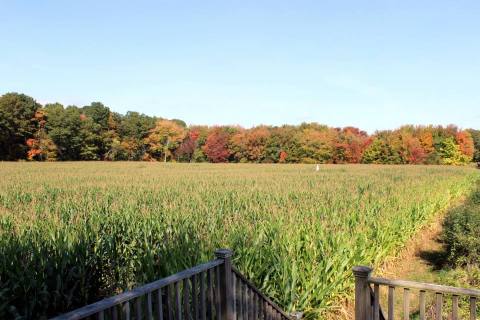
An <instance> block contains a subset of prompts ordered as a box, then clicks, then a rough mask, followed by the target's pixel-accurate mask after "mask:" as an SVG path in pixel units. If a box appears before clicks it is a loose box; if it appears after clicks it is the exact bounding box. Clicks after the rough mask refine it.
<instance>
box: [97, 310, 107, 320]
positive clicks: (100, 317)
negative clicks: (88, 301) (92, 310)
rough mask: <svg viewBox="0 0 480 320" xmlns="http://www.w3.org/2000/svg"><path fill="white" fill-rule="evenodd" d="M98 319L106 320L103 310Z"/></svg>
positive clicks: (98, 314)
mask: <svg viewBox="0 0 480 320" xmlns="http://www.w3.org/2000/svg"><path fill="white" fill-rule="evenodd" d="M97 319H98V320H104V319H105V312H104V311H103V310H102V311H100V312H99V313H97Z"/></svg>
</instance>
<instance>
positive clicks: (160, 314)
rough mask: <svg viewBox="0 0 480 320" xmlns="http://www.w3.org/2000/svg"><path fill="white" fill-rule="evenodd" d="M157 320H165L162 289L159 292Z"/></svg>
mask: <svg viewBox="0 0 480 320" xmlns="http://www.w3.org/2000/svg"><path fill="white" fill-rule="evenodd" d="M157 318H158V320H163V296H162V288H160V289H158V290H157Z"/></svg>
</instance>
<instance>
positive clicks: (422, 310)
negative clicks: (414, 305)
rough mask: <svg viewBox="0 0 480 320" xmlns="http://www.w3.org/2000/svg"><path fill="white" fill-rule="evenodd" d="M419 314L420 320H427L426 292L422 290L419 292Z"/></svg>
mask: <svg viewBox="0 0 480 320" xmlns="http://www.w3.org/2000/svg"><path fill="white" fill-rule="evenodd" d="M419 313H420V320H425V291H424V290H420V292H419Z"/></svg>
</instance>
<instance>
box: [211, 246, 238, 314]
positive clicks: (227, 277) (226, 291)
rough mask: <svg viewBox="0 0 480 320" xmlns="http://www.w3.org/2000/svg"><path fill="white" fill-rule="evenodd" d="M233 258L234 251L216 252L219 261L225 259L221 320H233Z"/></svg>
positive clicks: (222, 278) (222, 267)
mask: <svg viewBox="0 0 480 320" xmlns="http://www.w3.org/2000/svg"><path fill="white" fill-rule="evenodd" d="M232 256H233V251H232V250H229V249H218V250H216V251H215V257H216V258H217V259H223V261H224V263H223V264H221V265H220V266H219V267H220V297H221V299H220V301H221V302H220V305H221V307H220V308H221V312H220V315H221V319H222V320H234V319H233V303H234V301H233V289H232Z"/></svg>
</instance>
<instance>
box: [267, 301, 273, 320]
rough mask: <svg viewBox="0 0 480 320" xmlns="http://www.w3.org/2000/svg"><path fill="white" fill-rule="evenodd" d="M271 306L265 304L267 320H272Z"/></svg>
mask: <svg viewBox="0 0 480 320" xmlns="http://www.w3.org/2000/svg"><path fill="white" fill-rule="evenodd" d="M272 313H273V312H272V306H271V305H270V303H268V304H267V315H268V320H273V317H272Z"/></svg>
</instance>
